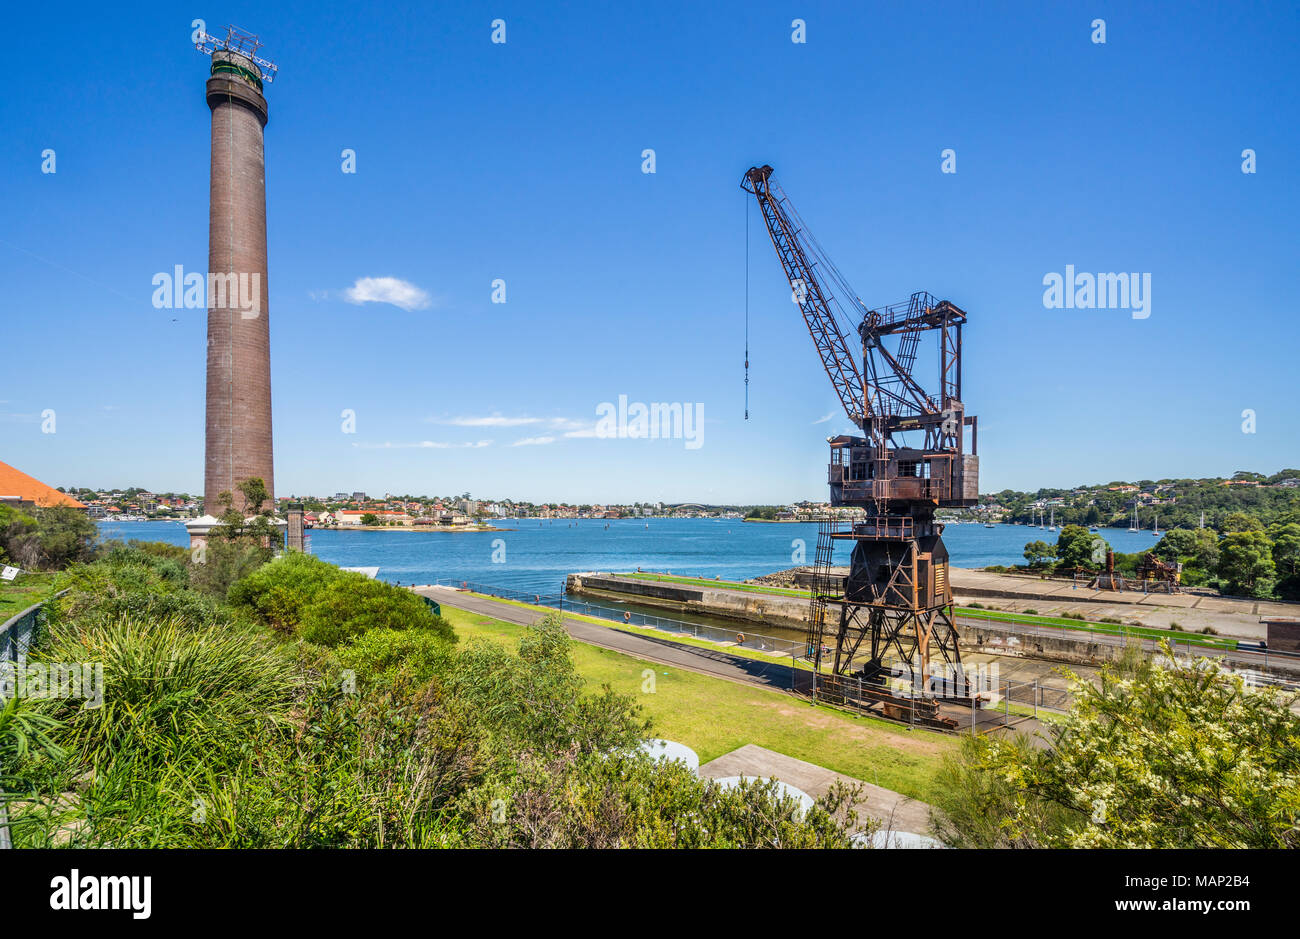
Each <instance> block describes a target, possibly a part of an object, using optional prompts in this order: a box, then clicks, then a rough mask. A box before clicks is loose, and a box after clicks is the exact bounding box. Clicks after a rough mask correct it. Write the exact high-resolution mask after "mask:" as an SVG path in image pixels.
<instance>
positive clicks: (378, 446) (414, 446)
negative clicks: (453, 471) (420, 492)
mask: <svg viewBox="0 0 1300 939" xmlns="http://www.w3.org/2000/svg"><path fill="white" fill-rule="evenodd" d="M491 445H492V441H491V440H475V441H472V442H470V443H447V442H446V441H444V440H420V441H417V442H415V443H393V442H392V441H388V440H386V441H384V442H383V443H354V444H353V445H352V446H354V447H359V448H360V449H362V450H429V449H432V450H461V449H465V448H469V449H478V448H479V447H490V446H491Z"/></svg>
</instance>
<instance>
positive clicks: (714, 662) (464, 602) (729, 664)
mask: <svg viewBox="0 0 1300 939" xmlns="http://www.w3.org/2000/svg"><path fill="white" fill-rule="evenodd" d="M413 589H414V590H415V592H416V593H419V594H422V595H423V596H426V597H432V598H433V599H434V600H436V601H438V602H439V603H445V604H446V605H447V606H453V607H455V608H456V609H458V610H465V611H467V612H470V613H481V614H482V615H484V616H490V617H492V618H493V619H499V620H504V621H505V622H507V623H519V624H520V625H531V624H533V623H535V622H537V621H538V620H540V619H541V618H542V617H543V616H545V615H546V613H547V612H551V611H549V610H547V611H542V610H534V609H529V608H527V607H522V606H516V605H514V604H513V603H502V602H500V601H497V600H486V599H484V598H482V597H475V596H472V595H470V594H468V593H463V592H461V591H459V590H455V589H453V588H451V587H436V586H435V587H415V588H413ZM564 628H565V630H566V631H567V632H568V634H569V635H570V636H572V637H573V638H574V639H576V640H578V641H579V642H585V643H587V644H589V645H593V646H600V647H601V648H603V649H612V650H613V651H615V652H622V653H624V654H626V655H632V656H636V657H637V658H639V659H646V660H647V661H650V662H657V663H659V664H661V665H672V666H675V667H676V668H684V669H687V670H689V671H693V672H700V673H701V674H705V675H710V676H712V677H714V678H725V679H727V680H728V681H738V682H741V683H742V684H746V685H758V686H760V687H764V688H771V689H773V690H775V691H791V690H803V689H806V687H807V686H808V684H809V683H810V682H811V676H810V673H809V672H806V671H804V670H802V669H796V668H793V667H791V666H789V665H781V664H780V663H777V662H764V661H762V660H759V659H750V658H746V657H744V656H741V655H732V654H730V653H728V652H724V651H722V650H721V649H718V650H716V651H715V650H713V649H708V648H702V647H699V646H691V645H686V644H684V643H681V642H676V641H674V640H672V639H669V638H666V637H665V638H663V639H659V638H656V637H653V636H642V635H639V634H637V633H631V632H626V631H624V630H621V629H619V628H618V627H617V626H615V625H613V624H611V625H609V626H597V625H595V624H594V623H588V622H585V621H584V620H580V619H575V618H573V617H571V616H566V617H565V618H564Z"/></svg>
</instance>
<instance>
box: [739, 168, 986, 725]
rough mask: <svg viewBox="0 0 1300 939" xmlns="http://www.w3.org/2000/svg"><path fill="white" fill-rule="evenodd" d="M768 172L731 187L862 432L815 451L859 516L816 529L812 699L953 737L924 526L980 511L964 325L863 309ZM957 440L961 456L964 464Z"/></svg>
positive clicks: (933, 538) (928, 532)
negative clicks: (924, 348)
mask: <svg viewBox="0 0 1300 939" xmlns="http://www.w3.org/2000/svg"><path fill="white" fill-rule="evenodd" d="M772 172H773V171H772V167H770V166H754V167H750V169H749V170H748V171H747V172H746V173H745V175H744V178H743V179H742V181H741V187H742V188H743V189H744V190H745V191H746V192H749V193H751V194H752V195H753V196H754V198H755V200H756V201H757V203H758V207H759V210H760V211H761V213H762V215H763V221H764V223H765V224H766V226H767V231H768V234H769V235H770V236H771V239H772V246H773V247H774V248H775V249H776V254H777V258H778V259H779V260H780V262H781V266H782V268H783V269H784V271H785V276H786V280H787V281H788V282H789V284H790V290H791V295H790V299H791V300H792V301H793V302H794V303H795V304H797V305H798V307H799V311H800V313H801V314H802V315H803V319H804V322H805V324H806V325H807V327H808V332H809V334H810V335H811V336H812V340H813V344H814V346H816V348H817V353H818V355H819V356H820V357H821V362H822V367H823V368H824V369H825V370H826V374H827V376H829V378H830V380H831V385H832V386H833V387H834V388H835V392H836V394H838V395H839V399H840V403H841V404H842V405H843V407H844V412H845V414H847V415H848V418H849V420H850V421H852V422H853V424H854V425H855V426H856V427H858V428H859V429H860V431H861V436H857V435H856V434H855V435H842V436H838V437H831V438H828V441H827V442H828V443H829V444H830V448H831V453H830V464H829V466H828V481H829V483H830V502H831V505H832V506H835V507H838V506H848V507H853V508H857V509H860V510H861V512H862V514H861V516H859V517H855V518H850V519H848V520H845V519H839V518H830V519H826V520H823V521H822V523H821V526H820V531H819V533H818V541H817V553H816V556H815V563H814V570H813V584H812V591H811V593H812V601H811V609H810V611H809V646H808V650H809V651H808V654H809V658H810V659H811V660H812V662H813V666H814V675H815V677H816V687H815V691H814V693H815V694H816V695H818V696H819V697H822V698H825V699H828V700H835V701H837V702H840V703H852V704H857V705H860V706H864V707H872V706H875V705H876V704H881V705H883V709H884V710H885V712H886V713H887V714H889V715H890V716H893V717H902V716H910V718H911V719H913V720H916V721H918V722H923V723H935V724H942V725H948V726H951V725H952V724H953V723H954V722H953V721H952V720H951V719H947V718H941V717H940V716H939V708H938V698H939V697H940V696H942V697H946V698H949V699H952V698H956V697H963V695H962V694H961V693H958V694H950V693H948V692H949V691H951V690H952V688H951V687H950V686H949V687H942V688H941V689H939V688H937V687H936V682H935V681H934V673H933V672H932V670H931V658H932V655H933V654H934V653H937V654H938V655H940V656H941V657H942V659H943V661H944V663H945V664H946V666H947V674H946V675H945V676H943V682H944V685H945V686H946V684H947V683H948V682H958V683H961V685H960V687H964V681H965V676H964V673H962V671H961V653H960V649H959V647H958V636H957V630H956V627H955V626H954V624H953V620H952V591H951V587H950V585H949V579H948V551H947V548H945V547H944V544H943V539H942V538H941V537H940V534H941V533H942V531H943V525H941V524H939V523H937V522H936V521H935V519H934V513H935V510H936V509H937V508H940V507H950V506H951V507H969V506H973V505H975V504H976V503H977V502H978V500H979V457H978V456H977V455H976V442H977V438H976V435H977V432H978V428H977V422H976V418H975V417H973V416H967V414H966V408H965V404H964V403H963V400H962V387H961V382H962V371H961V331H962V326H963V325H964V324H965V323H966V319H967V315H966V313H965V311H963V310H961V309H960V308H958V307H957V306H955V305H954V304H952V303H951V302H949V301H947V300H939V299H937V298H935V297H934V296H932V295H931V294H929V293H927V292H924V291H921V292H918V293H914V294H912V295H911V297H910V298H909V299H908V300H905V301H903V302H901V303H896V304H892V305H889V306H883V307H878V308H871V307H868V306H867V305H866V304H865V303H863V302H862V300H860V299H859V298H858V295H857V294H856V293H855V292H854V291H853V289H852V288H851V287H850V286H849V284H848V282H847V281H846V280H845V278H844V276H843V275H842V274H841V273H840V272H839V270H838V269H837V268H836V267H835V265H834V264H833V263H832V262H831V260H830V259H829V258H828V257H827V256H826V254H825V252H824V251H823V250H822V249H821V246H820V245H819V244H818V243H817V240H816V239H815V238H814V237H813V236H812V234H811V232H810V231H809V230H808V227H807V226H806V225H805V224H804V222H803V220H802V219H801V218H800V217H799V215H798V213H797V212H796V211H795V209H794V207H793V206H792V205H791V204H790V200H789V198H787V196H786V195H785V193H784V192H783V191H782V190H781V188H780V186H778V185H777V183H776V181H775V180H774V179H773V178H772ZM833 291H835V292H838V298H837V296H836V293H835V292H833ZM846 334H849V335H852V334H856V335H857V337H858V339H859V340H860V342H861V348H862V357H861V363H862V364H861V367H859V364H858V360H857V359H855V357H854V354H853V352H852V351H850V348H849V344H848V341H847V340H846V338H845V335H846ZM927 336H934V337H937V349H936V350H934V358H935V360H936V364H937V367H938V382H937V385H935V386H934V387H935V390H934V391H933V392H931V391H927V390H926V388H925V387H923V385H922V384H921V381H920V380H919V379H918V377H917V373H916V371H917V370H916V365H917V358H918V352H919V351H920V350H921V343H922V340H923V339H924V338H926V337H927ZM891 346H892V348H890V347H891ZM967 427H969V428H970V429H971V433H970V438H971V441H970V442H971V447H970V452H967V451H966V450H965V436H966V435H965V428H967ZM908 433H916V434H919V435H920V436H921V439H920V440H919V441H918V442H917V443H918V444H919V445H916V446H909V445H908V444H907V443H906V442H905V441H904V439H903V435H905V434H908ZM840 541H848V542H850V543H851V544H852V546H853V548H852V552H853V553H852V558H851V561H850V567H849V574H848V576H847V577H835V576H832V574H831V559H832V555H833V553H834V547H835V544H836V543H837V542H840ZM832 603H834V604H838V605H839V608H840V617H839V622H838V624H834V623H827V615H828V612H829V605H830V604H832ZM828 633H830V634H832V635H833V636H834V640H835V647H834V650H833V653H834V657H833V660H832V663H831V673H830V676H829V677H826V676H823V675H822V674H821V670H822V660H823V657H824V656H825V655H828V654H829V653H830V651H831V650H830V649H829V648H828V647H826V646H825V645H824V642H825V640H826V639H827V638H829V636H828V635H827V634H828ZM864 645H865V648H864ZM891 678H892V679H895V680H893V681H891ZM900 678H902V679H905V680H904V681H898V680H897V679H900ZM936 690H942V691H943V692H944V693H943V694H942V695H939V694H936Z"/></svg>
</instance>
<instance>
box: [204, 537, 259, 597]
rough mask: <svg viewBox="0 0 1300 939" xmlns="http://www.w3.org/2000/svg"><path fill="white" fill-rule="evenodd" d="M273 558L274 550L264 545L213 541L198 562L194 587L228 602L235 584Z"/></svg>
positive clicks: (246, 542) (209, 542) (210, 541)
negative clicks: (229, 594)
mask: <svg viewBox="0 0 1300 939" xmlns="http://www.w3.org/2000/svg"><path fill="white" fill-rule="evenodd" d="M271 556H272V551H271V549H270V548H268V547H266V546H264V545H261V544H257V543H250V542H248V541H221V540H215V539H211V540H209V541H208V543H207V545H206V546H205V547H204V549H203V551H202V553H201V554H199V555H198V558H196V562H197V563H195V565H194V567H193V582H194V586H195V588H196V589H198V590H201V591H203V592H204V593H206V594H208V595H209V596H211V597H216V598H217V599H218V600H224V599H225V598H226V595H227V593H229V592H230V587H231V585H232V584H234V583H236V582H237V581H239V580H242V579H243V578H245V577H247V576H248V575H249V574H252V573H253V572H254V571H256V570H257V569H258V568H260V567H261V566H262V565H263V564H265V563H266V562H267V561H269V560H271Z"/></svg>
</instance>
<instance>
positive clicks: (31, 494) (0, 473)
mask: <svg viewBox="0 0 1300 939" xmlns="http://www.w3.org/2000/svg"><path fill="white" fill-rule="evenodd" d="M14 496H17V497H18V499H20V500H21V501H23V502H31V503H34V504H35V505H39V506H50V505H70V506H72V507H73V508H74V509H84V508H85V506H84V505H82V504H81V503H80V502H78V501H77V500H76V499H74V498H72V496H70V495H66V494H65V493H62V492H59V490H57V489H54V488H53V487H51V486H47V485H45V483H43V482H41V481H40V480H39V479H33V478H32V477H31V476H28V475H27V474H26V473H22V472H19V471H18V470H16V469H14V468H13V467H12V466H10V465H9V464H8V463H0V498H6V497H8V498H12V497H14Z"/></svg>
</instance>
